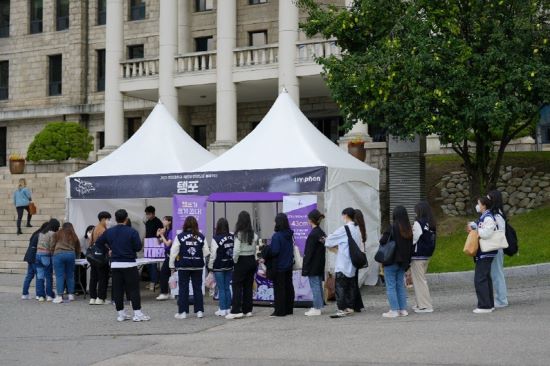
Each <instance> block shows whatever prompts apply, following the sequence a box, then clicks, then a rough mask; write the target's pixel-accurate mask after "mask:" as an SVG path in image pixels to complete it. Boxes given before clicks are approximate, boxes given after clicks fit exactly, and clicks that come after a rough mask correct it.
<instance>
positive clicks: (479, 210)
mask: <svg viewBox="0 0 550 366" xmlns="http://www.w3.org/2000/svg"><path fill="white" fill-rule="evenodd" d="M476 212H477V213H481V206H480V205H479V203H478V204H477V205H476Z"/></svg>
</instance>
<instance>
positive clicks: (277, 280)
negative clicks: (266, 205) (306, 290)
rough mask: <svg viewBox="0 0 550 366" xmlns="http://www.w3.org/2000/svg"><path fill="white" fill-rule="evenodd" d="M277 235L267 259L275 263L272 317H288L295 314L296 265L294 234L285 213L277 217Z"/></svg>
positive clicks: (270, 245) (270, 246)
mask: <svg viewBox="0 0 550 366" xmlns="http://www.w3.org/2000/svg"><path fill="white" fill-rule="evenodd" d="M274 230H275V233H274V234H273V236H272V237H271V243H270V244H269V249H268V250H267V258H266V259H269V258H272V260H273V262H274V268H273V269H274V272H275V276H274V278H273V293H274V301H273V307H274V310H273V313H272V314H271V316H273V317H274V316H287V315H292V314H293V312H294V295H295V294H294V285H293V283H292V264H293V263H294V240H293V237H294V232H293V231H292V230H290V224H289V222H288V217H287V216H286V214H284V213H279V214H277V216H275V229H274Z"/></svg>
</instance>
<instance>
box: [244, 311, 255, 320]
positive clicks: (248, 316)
mask: <svg viewBox="0 0 550 366" xmlns="http://www.w3.org/2000/svg"><path fill="white" fill-rule="evenodd" d="M252 315H253V314H252V312H251V311H250V312H248V313H246V314H244V316H246V317H247V318H251V317H252Z"/></svg>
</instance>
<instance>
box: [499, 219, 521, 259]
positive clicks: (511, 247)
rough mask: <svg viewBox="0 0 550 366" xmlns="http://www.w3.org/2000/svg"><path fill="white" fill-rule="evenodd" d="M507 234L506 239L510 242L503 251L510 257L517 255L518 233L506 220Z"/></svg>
mask: <svg viewBox="0 0 550 366" xmlns="http://www.w3.org/2000/svg"><path fill="white" fill-rule="evenodd" d="M505 235H506V241H507V242H508V248H505V249H503V250H502V251H503V252H504V254H506V255H508V256H510V257H511V256H513V255H516V254H517V252H518V251H519V247H518V235H517V234H516V230H514V228H513V227H512V225H510V224H509V223H508V221H506V230H505Z"/></svg>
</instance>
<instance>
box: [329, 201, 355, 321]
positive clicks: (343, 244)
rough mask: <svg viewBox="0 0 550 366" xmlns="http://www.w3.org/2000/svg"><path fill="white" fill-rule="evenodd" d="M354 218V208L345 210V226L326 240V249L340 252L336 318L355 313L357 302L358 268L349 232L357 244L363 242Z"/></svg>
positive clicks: (336, 290) (337, 271) (338, 257)
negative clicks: (351, 253) (354, 263)
mask: <svg viewBox="0 0 550 366" xmlns="http://www.w3.org/2000/svg"><path fill="white" fill-rule="evenodd" d="M354 218H355V210H354V209H353V208H351V207H348V208H346V209H344V210H343V211H342V220H343V221H344V226H342V227H340V228H338V229H336V231H334V232H333V233H332V234H330V235H329V236H328V237H327V238H326V239H325V247H327V248H336V249H337V250H338V252H337V255H336V265H335V268H334V271H335V273H336V286H335V292H336V305H337V310H336V313H335V314H334V315H332V317H334V318H342V317H345V316H347V315H350V314H353V312H354V310H353V309H354V307H355V301H356V295H355V292H356V291H355V289H356V287H357V284H356V282H355V275H356V272H357V268H355V267H354V266H353V264H352V263H351V258H350V255H349V239H348V232H349V235H351V237H352V238H353V240H355V242H356V243H361V242H362V240H361V232H360V231H359V227H358V226H357V225H356V224H355V222H354V221H353V220H354ZM329 250H331V249H329Z"/></svg>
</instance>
